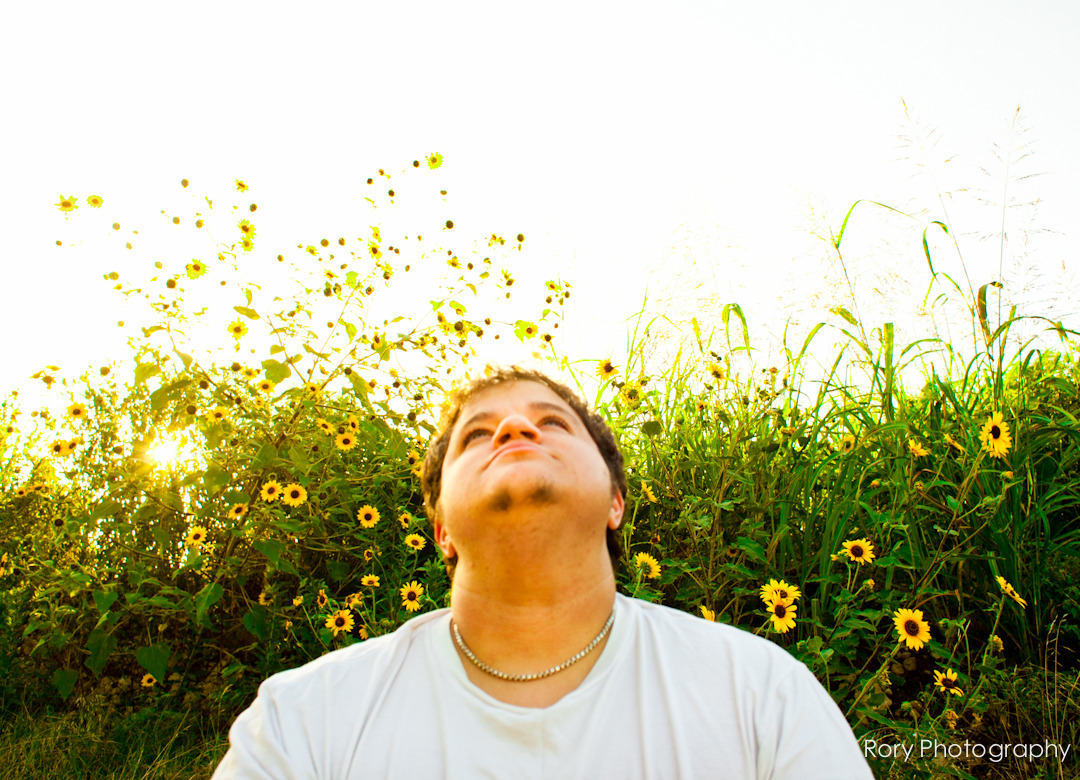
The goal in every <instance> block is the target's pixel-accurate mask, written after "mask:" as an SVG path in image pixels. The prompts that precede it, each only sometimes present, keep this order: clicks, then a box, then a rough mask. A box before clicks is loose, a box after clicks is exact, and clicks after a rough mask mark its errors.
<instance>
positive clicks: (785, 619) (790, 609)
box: [765, 601, 798, 634]
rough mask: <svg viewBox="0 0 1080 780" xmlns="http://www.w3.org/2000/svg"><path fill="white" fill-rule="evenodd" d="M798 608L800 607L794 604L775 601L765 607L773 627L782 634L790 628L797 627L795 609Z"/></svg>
mask: <svg viewBox="0 0 1080 780" xmlns="http://www.w3.org/2000/svg"><path fill="white" fill-rule="evenodd" d="M797 609H798V607H797V606H795V605H794V604H785V603H784V602H782V601H774V602H773V603H771V604H769V605H768V606H767V607H765V612H766V614H768V616H769V621H770V622H771V623H772V626H773V628H775V629H776V630H777V631H779V632H780V633H781V634H786V633H787V632H788V631H789V630H791V629H793V628H795V611H796V610H797Z"/></svg>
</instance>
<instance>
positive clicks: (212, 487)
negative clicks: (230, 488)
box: [203, 463, 232, 495]
mask: <svg viewBox="0 0 1080 780" xmlns="http://www.w3.org/2000/svg"><path fill="white" fill-rule="evenodd" d="M231 479H232V475H230V474H229V472H227V471H225V470H224V469H222V468H221V467H220V466H218V465H217V464H216V463H211V464H210V465H209V466H208V467H207V469H206V476H205V477H204V478H203V483H204V484H205V485H206V491H207V492H208V493H210V494H211V495H212V494H214V493H217V492H218V491H219V490H221V488H223V487H225V486H226V485H228V484H229V481H230V480H231Z"/></svg>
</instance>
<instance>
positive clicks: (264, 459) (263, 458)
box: [251, 442, 277, 469]
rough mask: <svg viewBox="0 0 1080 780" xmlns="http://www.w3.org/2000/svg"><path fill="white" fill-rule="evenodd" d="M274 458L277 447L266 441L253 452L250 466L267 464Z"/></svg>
mask: <svg viewBox="0 0 1080 780" xmlns="http://www.w3.org/2000/svg"><path fill="white" fill-rule="evenodd" d="M275 460H277V448H275V447H274V445H273V444H271V443H270V442H266V443H265V444H263V446H261V447H259V451H258V452H257V453H256V454H255V459H254V460H252V461H251V467H252V468H256V469H258V468H262V467H263V466H269V465H270V464H272V463H273V462H274V461H275Z"/></svg>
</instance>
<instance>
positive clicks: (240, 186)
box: [236, 179, 248, 192]
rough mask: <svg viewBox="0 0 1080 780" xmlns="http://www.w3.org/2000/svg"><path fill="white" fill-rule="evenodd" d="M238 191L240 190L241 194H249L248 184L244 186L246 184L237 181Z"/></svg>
mask: <svg viewBox="0 0 1080 780" xmlns="http://www.w3.org/2000/svg"><path fill="white" fill-rule="evenodd" d="M236 189H237V190H239V191H240V192H247V191H248V186H247V185H246V184H244V182H242V181H240V180H239V179H237V180H236Z"/></svg>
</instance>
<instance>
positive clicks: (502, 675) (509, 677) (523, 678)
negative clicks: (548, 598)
mask: <svg viewBox="0 0 1080 780" xmlns="http://www.w3.org/2000/svg"><path fill="white" fill-rule="evenodd" d="M614 622H615V610H612V611H611V615H610V616H609V617H608V619H607V622H606V623H604V627H603V628H602V629H601V630H600V633H599V634H597V635H596V638H595V639H594V640H593V641H591V642H589V644H587V645H585V649H584V650H582V651H581V652H580V653H578V654H577V655H575V656H572V657H570V658H568V659H567V660H565V661H563V662H562V663H561V664H559V665H558V666H553V667H551V668H550V669H548V670H547V671H545V672H533V673H532V674H507V673H506V672H500V671H499V670H498V669H493V668H491V667H490V666H488V665H487V664H486V663H484V662H483V661H481V660H480V659H479V658H477V657H476V655H474V654H473V651H472V650H470V649H469V646H468V645H466V644H465V640H464V639H462V638H461V632H460V631H458V627H457V623H455V622H453V621H451V622H450V627H451V628H452V629H453V631H454V642H456V643H457V646H458V647H459V648H461V652H463V653H464V654H465V657H466V658H468V659H469V660H470V661H472V662H473V664H475V665H476V667H477V668H478V669H479V670H480V671H482V672H485V673H487V674H490V675H491V676H492V677H498V678H499V679H500V680H506V681H507V682H530V681H531V680H542V679H543V678H545V677H550V676H551V675H553V674H557V673H558V672H561V671H562V670H563V669H565V668H567V667H568V666H573V665H574V664H576V663H577V662H578V661H580V660H581V659H582V658H584V657H585V656H587V655H588V654H589V653H590V652H592V650H593V648H595V647H596V646H597V645H598V644H600V642H601V641H602V640H603V638H604V637H605V636H607V632H608V631H610V630H611V624H612V623H614Z"/></svg>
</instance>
